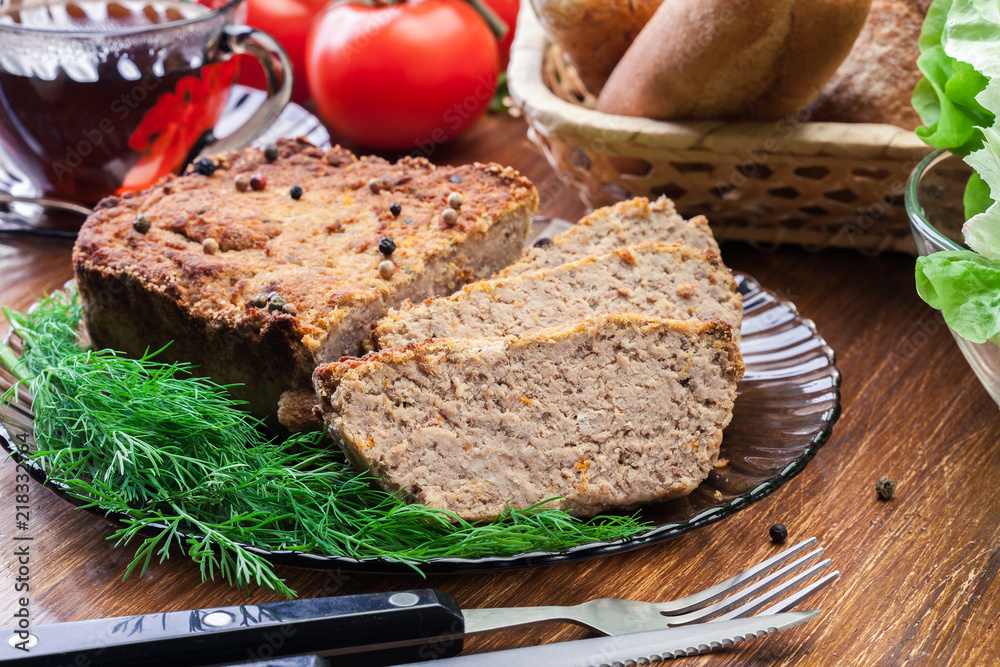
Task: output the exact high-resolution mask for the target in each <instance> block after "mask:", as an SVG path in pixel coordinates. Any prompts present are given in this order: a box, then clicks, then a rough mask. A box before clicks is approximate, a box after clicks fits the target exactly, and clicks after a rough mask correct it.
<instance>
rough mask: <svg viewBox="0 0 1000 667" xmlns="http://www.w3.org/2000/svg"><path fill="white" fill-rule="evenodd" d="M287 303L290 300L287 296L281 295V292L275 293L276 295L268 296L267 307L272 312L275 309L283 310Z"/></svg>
mask: <svg viewBox="0 0 1000 667" xmlns="http://www.w3.org/2000/svg"><path fill="white" fill-rule="evenodd" d="M287 303H288V301H287V300H286V299H285V297H283V296H281V295H280V294H275V295H274V296H271V297H270V298H268V300H267V309H268V311H270V312H274V311H275V310H281V309H283V308H284V307H285V304H287Z"/></svg>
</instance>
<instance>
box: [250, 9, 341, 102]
mask: <svg viewBox="0 0 1000 667" xmlns="http://www.w3.org/2000/svg"><path fill="white" fill-rule="evenodd" d="M327 2H328V0H248V2H247V18H246V23H247V25H249V26H252V27H254V28H257V29H259V30H263V31H264V32H266V33H267V34H269V35H271V36H272V37H274V38H275V39H276V40H278V43H279V44H281V46H282V47H283V48H284V49H285V52H286V53H288V57H289V58H291V60H292V68H293V69H294V71H295V90H294V92H293V93H292V99H293V100H295V101H296V102H299V101H302V100H304V99H306V98H307V97H309V87H308V86H307V85H306V68H305V58H306V35H307V34H308V33H309V23H310V22H311V21H312V19H313V17H314V16H316V12H318V11H319V10H321V9H323V6H324V5H325V4H326V3H327ZM251 60H253V59H252V58H246V57H245V58H242V59H241V73H240V80H239V82H240V83H242V84H244V85H246V86H253V87H254V88H261V89H263V88H266V87H267V83H266V81H265V79H264V71H263V70H262V69H261V68H260V65H258V64H257V63H256V62H250V61H251Z"/></svg>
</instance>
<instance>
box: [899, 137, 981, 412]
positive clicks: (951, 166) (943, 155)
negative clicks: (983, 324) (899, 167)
mask: <svg viewBox="0 0 1000 667" xmlns="http://www.w3.org/2000/svg"><path fill="white" fill-rule="evenodd" d="M971 173H972V168H971V167H969V166H968V165H967V164H965V162H963V161H962V159H961V158H960V157H958V156H956V155H952V154H951V153H948V152H945V151H936V152H934V153H931V154H930V155H928V156H927V157H926V158H925V159H924V160H923V161H922V162H921V163H920V164H919V165H917V168H916V169H914V170H913V173H912V174H911V175H910V180H909V182H908V183H907V184H906V193H905V196H904V199H905V203H906V213H907V215H908V216H909V218H910V229H911V230H912V231H913V240H914V241H915V242H916V244H917V252H918V253H919V254H920V255H921V256H923V255H929V254H931V253H934V252H938V251H940V250H968V247H966V246H965V245H963V244H962V241H961V239H962V225H963V224H964V223H965V208H964V205H963V204H962V194H963V193H964V192H965V184H966V182H967V181H968V180H969V175H970V174H971ZM949 331H951V335H952V336H953V337H954V338H955V342H956V343H958V347H959V349H960V350H961V351H962V354H963V355H964V356H965V359H966V361H968V362H969V365H970V366H972V370H973V372H974V373H975V374H976V377H977V378H979V381H980V382H981V383H982V385H983V387H985V388H986V391H987V392H989V394H990V396H992V397H993V400H994V401H996V402H997V404H1000V346H998V345H997V344H996V343H995V342H993V341H986V342H985V343H972V342H970V341H967V340H965V339H964V338H962V337H961V336H959V335H957V334H956V333H955V332H954V331H952V330H951V328H950V327H949Z"/></svg>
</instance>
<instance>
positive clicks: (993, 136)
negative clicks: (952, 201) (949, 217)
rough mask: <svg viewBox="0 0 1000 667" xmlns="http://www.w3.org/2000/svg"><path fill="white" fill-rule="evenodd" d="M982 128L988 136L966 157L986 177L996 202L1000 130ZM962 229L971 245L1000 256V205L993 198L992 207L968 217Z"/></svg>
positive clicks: (999, 180) (999, 179)
mask: <svg viewBox="0 0 1000 667" xmlns="http://www.w3.org/2000/svg"><path fill="white" fill-rule="evenodd" d="M982 132H983V138H984V140H985V143H984V144H983V148H982V150H979V151H976V152H974V153H970V154H969V155H968V156H966V158H965V161H966V162H967V163H968V164H969V166H971V167H972V168H973V169H975V170H976V173H977V174H979V176H980V177H981V178H982V179H983V181H985V183H986V185H987V186H988V187H989V190H990V195H991V198H992V200H993V201H994V202H995V201H998V200H1000V133H997V131H996V130H995V129H993V128H985V129H983V131H982ZM966 193H968V189H966ZM966 198H967V199H968V195H967V197H966ZM962 232H963V233H964V234H965V243H966V245H968V246H969V247H970V248H972V249H973V250H975V251H976V252H978V253H979V254H980V255H984V256H986V257H989V258H990V259H996V260H1000V205H998V204H995V203H992V202H990V206H989V208H987V209H986V210H985V211H983V212H982V213H979V214H977V215H974V216H972V217H971V218H969V220H968V222H966V223H965V226H964V227H962Z"/></svg>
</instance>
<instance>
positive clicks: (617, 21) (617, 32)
mask: <svg viewBox="0 0 1000 667" xmlns="http://www.w3.org/2000/svg"><path fill="white" fill-rule="evenodd" d="M662 1H663V0H531V5H532V7H533V8H534V10H535V14H536V15H537V16H538V19H539V21H540V22H541V24H542V27H544V28H545V31H546V32H547V33H548V35H549V37H551V38H552V41H554V42H555V43H556V44H558V45H559V47H560V48H561V49H562V50H563V53H565V54H566V57H567V59H568V60H569V62H570V63H571V64H572V65H573V67H575V68H576V71H577V73H578V74H579V75H580V80H581V81H583V84H584V85H585V86H586V87H587V90H588V91H590V92H591V93H592V94H594V95H597V94H598V93H599V92H601V88H602V87H603V86H604V82H605V81H607V80H608V76H609V75H610V74H611V70H613V69H614V68H615V65H617V64H618V61H619V60H621V57H622V56H623V55H624V54H625V51H627V50H628V47H629V45H631V44H632V40H634V39H635V36H636V35H638V34H639V31H640V30H642V27H643V26H644V25H646V22H647V21H649V19H650V17H651V16H653V13H654V12H655V11H656V8H657V7H659V6H660V3H661V2H662Z"/></svg>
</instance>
